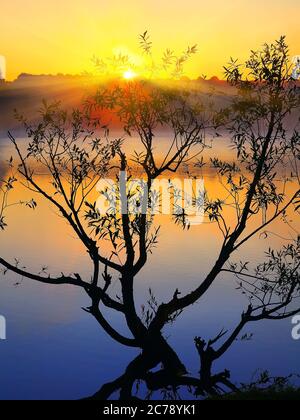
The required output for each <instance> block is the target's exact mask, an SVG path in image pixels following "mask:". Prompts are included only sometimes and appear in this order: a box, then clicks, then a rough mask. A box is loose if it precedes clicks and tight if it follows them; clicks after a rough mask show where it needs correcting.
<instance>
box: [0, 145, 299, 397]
mask: <svg viewBox="0 0 300 420" xmlns="http://www.w3.org/2000/svg"><path fill="white" fill-rule="evenodd" d="M7 152H8V150H6V151H5V152H4V153H5V154H6V153H7ZM7 156H9V153H7ZM2 167H3V166H2ZM203 176H204V180H205V184H206V187H207V189H208V190H209V191H213V192H214V194H216V195H220V193H221V191H220V188H221V187H220V184H219V182H218V179H217V178H216V177H214V176H212V175H211V174H210V173H203ZM39 183H41V185H44V186H45V187H47V184H48V183H49V179H47V177H45V176H43V175H41V176H40V177H39ZM28 195H29V192H28V191H24V190H23V189H22V188H20V186H18V187H17V188H16V190H15V191H14V195H13V197H12V200H16V201H19V200H26V199H28V198H31V196H32V194H30V197H28ZM37 201H38V208H37V209H36V210H35V211H32V210H30V209H28V208H24V207H20V206H16V207H12V208H11V211H10V214H9V219H10V220H9V226H8V229H7V230H6V231H5V232H4V233H3V234H1V254H2V255H3V256H4V257H6V258H7V259H9V260H12V259H13V258H15V257H16V258H20V257H22V260H21V264H22V266H26V267H30V269H31V270H33V271H35V272H40V270H41V269H42V267H44V266H45V265H47V267H48V268H47V269H48V270H49V271H50V272H51V273H53V274H59V273H60V271H63V272H64V273H74V272H80V274H81V276H82V277H83V278H90V277H91V273H92V271H91V270H92V268H91V267H90V265H89V263H90V262H89V259H88V257H87V255H86V252H85V250H84V248H83V246H82V244H81V243H80V242H79V241H78V240H76V239H75V238H74V234H73V232H72V231H71V229H70V228H69V227H68V226H67V225H66V224H65V222H64V221H63V220H62V219H61V218H58V217H56V215H55V214H54V213H55V211H54V210H53V208H52V207H51V206H49V205H48V204H47V203H45V202H43V201H42V200H38V199H37ZM227 211H228V214H227V216H228V217H229V218H230V217H233V214H232V213H233V210H230V209H228V210H227ZM155 223H156V224H157V225H161V226H162V230H161V234H160V237H159V244H158V247H157V249H156V250H155V251H154V253H153V255H151V256H150V260H149V263H148V264H147V265H146V266H145V267H144V269H143V271H142V272H141V273H140V274H139V275H138V278H137V281H136V300H137V308H138V309H139V311H141V306H142V304H143V303H144V302H145V300H146V299H147V298H148V289H149V287H151V288H152V290H153V291H154V293H155V294H156V296H159V299H160V300H161V301H166V300H168V299H169V297H170V290H171V291H173V290H174V289H176V288H178V289H179V290H180V291H181V292H182V293H185V292H188V291H189V290H190V288H191V287H193V286H195V285H196V284H197V283H198V282H199V274H200V275H201V276H203V277H204V276H205V275H206V274H207V272H208V271H209V269H210V267H211V265H212V263H213V262H214V261H215V259H216V256H217V254H218V251H219V244H220V240H221V237H220V232H219V230H218V229H217V226H215V225H211V224H202V225H199V226H193V227H192V228H191V229H190V231H188V232H187V231H183V230H182V229H181V227H180V226H176V225H175V224H174V223H173V221H172V219H171V218H170V217H168V216H158V217H156V221H155ZM272 230H273V231H274V232H280V236H277V235H274V234H272V233H271V234H270V235H269V236H268V237H266V238H264V237H259V236H258V237H257V238H256V239H255V242H252V243H251V244H249V245H246V247H245V249H244V252H245V253H246V255H247V258H248V259H249V260H251V261H258V260H261V258H262V256H263V252H264V251H265V250H266V249H267V248H268V247H269V246H270V245H272V247H274V248H276V247H280V246H281V245H282V244H284V243H285V240H284V239H283V238H289V237H290V236H291V233H292V232H291V230H290V227H289V226H288V225H286V224H283V223H282V222H281V221H278V222H276V224H275V226H273V227H272ZM201 238H205V241H204V240H201ZM195 243H197V247H195ZM103 246H104V252H105V247H106V246H107V247H109V245H108V244H105V243H104V244H103ZM107 254H109V250H108V249H107ZM238 257H239V256H237V257H236V259H238ZM162 273H163V274H162ZM116 280H117V278H113V285H112V290H113V293H114V294H115V295H117V294H118V293H119V289H118V282H117V281H116ZM1 282H2V286H3V287H2V289H1V290H2V293H1V296H0V312H1V313H2V314H4V315H6V317H7V320H8V327H7V328H8V332H7V335H8V340H7V341H6V342H3V343H2V342H0V356H1V359H0V366H1V373H2V374H1V379H0V381H1V396H2V397H3V398H18V397H21V398H76V397H84V396H86V395H88V394H89V393H90V395H92V394H93V392H94V390H95V389H97V388H99V384H100V383H105V382H108V381H110V380H111V379H112V378H113V377H114V375H115V376H116V377H119V375H120V372H122V371H123V370H124V366H125V365H126V364H127V363H129V362H130V360H131V359H133V360H134V362H132V363H131V364H129V368H128V369H127V372H126V373H125V375H126V378H124V376H122V377H121V379H120V377H119V379H118V380H117V381H118V383H117V385H119V384H120V381H121V382H122V381H125V382H129V383H130V381H132V376H130V375H131V372H132V369H133V370H134V372H135V374H136V373H137V370H136V369H137V367H136V363H137V361H138V362H140V357H138V359H136V351H135V350H132V349H127V348H126V349H123V348H122V351H120V347H119V345H118V344H115V343H113V342H111V340H110V339H109V338H107V337H106V336H105V334H104V333H103V332H102V330H100V329H99V328H98V326H97V324H95V323H94V322H93V321H92V320H91V319H90V317H89V316H88V315H87V314H85V313H84V312H83V311H80V307H85V306H87V305H88V302H87V299H86V297H85V296H84V294H82V293H81V292H80V291H78V290H76V289H75V288H72V287H71V286H59V287H56V286H45V285H39V284H36V283H34V282H32V281H30V280H27V279H21V281H20V279H19V278H17V276H16V275H14V274H11V273H7V274H6V275H5V276H2V277H1ZM235 287H236V283H235V281H234V279H232V277H231V276H230V275H228V274H223V275H222V276H220V278H219V279H218V280H217V282H216V284H215V285H214V287H213V289H212V290H211V291H210V292H209V293H208V295H207V297H206V299H205V301H203V302H201V305H198V304H197V305H194V307H192V308H190V309H188V310H187V311H186V312H185V314H184V315H182V317H180V318H178V320H177V322H176V324H174V325H172V328H171V329H170V328H169V327H167V329H166V333H165V334H166V335H167V336H169V334H170V336H169V342H170V343H171V344H172V346H174V347H175V348H176V350H177V351H178V354H179V355H180V358H182V359H183V360H184V361H185V365H186V366H187V368H188V371H189V375H190V377H192V378H195V377H197V370H199V352H197V351H196V349H195V346H193V338H194V336H195V335H198V334H200V333H201V336H202V337H205V338H207V339H209V338H211V335H212V331H213V334H214V333H217V332H218V331H220V329H221V328H222V327H224V326H226V327H230V326H231V325H233V326H235V324H236V321H237V317H238V316H239V314H240V313H241V312H242V310H243V309H244V307H245V302H246V299H244V298H243V296H241V295H240V294H239V293H238V292H237V291H235ZM109 317H110V321H111V322H112V323H113V324H114V325H115V326H116V327H118V330H120V331H121V332H124V333H125V331H126V329H125V325H124V321H123V319H122V318H121V317H120V316H118V315H111V314H109ZM266 325H267V328H266ZM290 330H291V328H290V321H289V320H285V321H282V322H280V323H277V324H266V323H265V322H263V323H262V324H259V325H255V326H253V327H252V326H251V332H254V333H255V334H256V336H257V337H258V338H256V340H255V341H254V342H249V343H235V345H234V346H233V348H232V349H230V351H229V352H228V354H226V355H224V358H223V359H222V360H218V361H217V363H216V371H217V372H223V373H222V377H218V378H217V379H218V380H222V381H223V384H224V381H228V377H227V376H226V372H225V369H226V368H230V370H231V371H232V378H233V381H234V382H235V381H241V380H248V379H249V377H250V375H251V374H252V373H253V372H254V370H255V369H257V368H258V367H260V366H263V367H264V368H270V370H272V371H273V372H274V373H275V374H276V372H278V374H282V375H285V374H288V373H290V372H291V371H293V370H294V369H295V366H296V367H297V352H298V350H299V349H298V346H299V344H298V343H296V342H293V341H292V340H291V337H290ZM241 349H242V351H241ZM270 349H272V358H271V359H270V357H269V354H270ZM286 352H288V354H289V356H290V357H289V358H286V357H285V354H286ZM143 363H144V361H143ZM140 376H141V375H140ZM11 378H14V380H13V381H12V380H11ZM29 378H30V379H31V380H29ZM58 378H59V380H58ZM183 380H184V379H183ZM185 380H186V381H188V380H187V379H185ZM210 380H212V378H211V377H210ZM214 380H216V378H214ZM145 381H146V383H147V384H148V388H150V389H152V391H155V390H157V389H160V386H161V384H162V383H163V384H164V385H169V384H168V383H167V382H168V378H166V377H165V376H164V372H160V373H157V374H156V376H152V377H149V376H148V377H147V378H145ZM207 381H208V378H206V384H198V388H199V389H198V391H199V393H200V392H201V387H205V386H206V387H207V386H211V384H210V385H208V382H209V381H208V382H207ZM125 382H124V383H125ZM28 383H29V386H28ZM115 385H116V383H115V382H113V386H115ZM171 385H174V384H171ZM175 385H180V384H175ZM227 385H229V383H227ZM110 386H111V385H110ZM113 386H112V388H111V389H112V392H113V391H114V390H115V388H113ZM124 388H125V389H124V393H125V395H124V398H126V397H128V395H126V392H128V388H127V387H126V386H125V387H124ZM106 389H107V388H106ZM101 392H103V389H102V390H101ZM186 396H187V397H188V396H189V395H188V394H187V395H186ZM98 397H99V395H98ZM190 397H192V396H190Z"/></svg>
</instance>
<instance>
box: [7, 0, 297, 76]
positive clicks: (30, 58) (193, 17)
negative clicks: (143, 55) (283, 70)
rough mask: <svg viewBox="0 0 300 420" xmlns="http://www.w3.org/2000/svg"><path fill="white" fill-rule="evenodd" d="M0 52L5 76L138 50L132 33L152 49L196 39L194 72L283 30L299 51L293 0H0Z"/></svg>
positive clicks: (216, 68) (215, 66) (209, 70)
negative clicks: (147, 40)
mask: <svg viewBox="0 0 300 420" xmlns="http://www.w3.org/2000/svg"><path fill="white" fill-rule="evenodd" d="M0 5H1V15H0V35H1V36H0V55H4V56H5V57H6V61H7V78H8V79H9V80H12V79H14V78H16V77H17V75H18V74H19V73H21V72H27V73H34V74H40V73H47V74H48V73H54V74H55V73H72V74H78V73H81V72H83V71H90V70H91V69H92V62H91V58H92V56H94V55H96V56H97V57H107V56H111V55H112V54H113V53H114V52H116V51H122V52H125V53H129V54H132V55H133V56H136V55H138V54H139V47H138V35H139V34H140V33H142V32H144V31H145V30H148V31H149V32H150V34H151V37H152V41H153V49H154V51H155V53H154V54H156V55H157V56H160V55H161V53H162V51H163V50H164V49H165V48H167V47H169V48H171V49H172V50H174V51H177V52H178V53H180V52H181V51H182V50H184V49H185V48H186V47H187V46H188V45H194V44H198V50H199V51H198V54H197V56H195V57H194V58H193V60H192V61H191V62H190V63H189V64H188V66H187V67H186V74H187V75H188V76H189V77H192V78H195V77H198V76H200V75H202V74H206V75H207V76H213V75H217V76H219V77H221V76H222V71H223V70H222V69H223V65H225V64H226V63H227V62H228V60H229V58H230V57H231V56H232V57H239V58H241V59H244V58H246V57H247V54H248V53H249V51H250V49H256V48H258V47H260V45H261V44H262V43H264V42H271V41H273V40H275V39H276V38H278V37H279V36H280V35H283V34H284V35H286V36H287V40H288V43H289V45H290V49H291V54H292V55H300V31H299V16H300V1H299V0H264V1H263V2H262V1H261V0H252V1H248V0H238V1H237V0H214V1H207V0H184V1H183V0H172V1H171V0H127V1H126V0H11V1H6V0H0Z"/></svg>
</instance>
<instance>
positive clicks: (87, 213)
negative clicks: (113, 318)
mask: <svg viewBox="0 0 300 420" xmlns="http://www.w3.org/2000/svg"><path fill="white" fill-rule="evenodd" d="M225 72H226V76H227V79H228V82H229V83H231V84H232V85H233V86H234V87H235V89H236V95H235V96H234V97H233V99H232V103H231V104H230V106H229V107H227V108H226V109H223V110H220V109H217V110H216V109H215V110H214V109H213V106H212V105H211V99H210V98H209V95H208V97H203V96H201V95H195V94H194V93H193V92H187V91H181V90H180V89H178V88H176V87H175V88H174V87H157V86H155V85H153V84H150V83H142V82H138V83H128V84H126V85H120V86H116V87H114V88H112V89H108V90H107V89H106V90H105V89H104V90H103V89H101V90H99V92H97V94H96V95H95V97H94V98H92V99H91V100H90V101H88V102H87V103H86V108H85V112H79V111H76V112H74V113H73V115H72V117H71V120H69V119H68V117H67V115H66V113H65V112H63V111H61V110H60V109H59V108H58V107H57V106H48V105H47V104H45V106H44V110H43V113H42V120H41V122H40V123H39V124H38V125H37V126H32V125H28V124H27V123H26V122H25V121H24V123H25V127H26V130H27V134H28V136H29V138H30V140H31V141H30V144H29V147H28V153H27V155H26V156H24V155H23V154H22V152H21V151H20V149H19V146H18V144H17V141H16V140H15V139H14V137H13V136H12V135H11V134H10V138H11V140H12V142H13V144H14V145H15V148H16V151H17V154H18V158H19V161H20V162H19V166H18V174H19V175H18V176H21V177H22V178H23V182H24V181H25V182H26V186H27V187H28V188H29V189H30V190H33V191H35V192H36V193H38V194H39V195H40V196H41V197H42V198H43V199H46V200H48V201H49V202H51V204H52V205H53V206H55V207H56V209H57V210H58V211H59V212H60V214H61V215H62V216H63V217H64V219H65V220H66V222H67V223H69V225H70V226H71V227H72V229H73V230H74V232H75V233H76V235H77V236H78V238H79V239H80V240H81V241H82V243H83V244H84V246H85V247H86V249H87V251H88V253H89V255H90V258H91V263H92V265H93V276H92V279H91V280H87V279H82V278H81V276H80V274H74V275H73V276H65V275H62V276H61V277H58V278H56V277H51V276H49V277H43V276H41V275H36V274H33V273H30V272H25V271H24V270H21V269H20V268H19V267H18V266H14V265H13V264H11V263H10V262H8V261H6V260H4V259H3V258H0V263H1V264H2V265H3V266H4V267H5V268H6V269H7V270H11V271H13V272H15V273H17V274H20V275H22V276H24V277H27V278H30V279H32V280H36V281H39V282H44V283H50V284H71V285H75V286H78V287H81V288H82V289H83V290H84V291H85V292H86V293H87V294H88V296H89V297H90V299H91V306H90V307H88V308H85V310H86V311H87V312H88V313H90V314H91V315H92V316H93V317H94V318H95V319H96V320H97V321H98V323H99V325H100V326H101V327H102V328H103V329H104V330H105V331H106V332H107V333H108V334H109V335H110V336H111V337H112V338H113V339H114V340H116V341H117V342H119V343H120V344H122V345H125V346H131V347H136V348H137V349H139V351H140V353H139V354H138V356H137V357H136V358H135V359H134V360H133V361H132V362H131V363H130V364H129V365H128V367H127V369H126V371H125V372H124V374H123V375H121V376H120V377H119V378H117V379H116V380H115V381H113V382H111V383H109V384H106V385H104V386H103V387H101V389H100V390H99V391H98V392H97V393H96V394H95V396H94V398H101V399H107V398H109V397H110V396H111V394H112V393H113V392H115V391H117V390H120V398H122V399H130V398H133V397H132V393H133V391H132V389H133V385H134V383H135V382H136V381H140V380H142V381H144V382H145V383H146V385H147V387H148V389H149V391H150V392H151V391H154V390H157V389H167V390H168V389H169V387H171V388H170V389H171V391H172V392H173V393H174V394H173V396H175V397H176V393H177V389H178V387H180V386H188V387H189V388H190V389H191V390H192V392H193V394H194V395H195V396H197V395H199V394H207V393H208V394H214V393H218V392H220V386H221V385H225V387H227V388H229V389H230V390H235V389H236V388H235V386H234V385H233V384H232V383H231V381H230V373H229V371H227V370H226V371H224V372H220V373H217V374H213V372H212V368H213V363H214V362H215V361H216V360H217V359H219V358H220V357H221V356H222V355H223V354H224V353H225V352H226V351H227V350H228V349H229V348H230V347H231V345H233V343H234V342H235V340H236V339H237V338H238V336H239V335H240V334H241V332H242V330H243V328H244V327H245V325H246V324H247V323H249V322H254V321H258V320H262V319H283V318H286V317H289V316H292V315H293V314H295V313H297V312H299V310H300V308H299V307H298V306H297V305H296V302H297V298H298V297H299V263H300V262H299V238H298V237H296V238H295V241H294V242H291V243H290V244H288V245H287V246H285V247H284V248H282V249H281V250H279V251H275V250H269V252H268V255H267V256H266V257H265V259H264V260H263V262H262V263H261V264H259V265H258V266H257V267H256V268H254V270H253V271H251V267H249V263H248V262H247V261H246V262H240V263H238V264H237V263H235V262H231V258H232V257H233V256H234V253H235V252H236V251H237V250H239V249H240V248H242V246H243V245H244V244H245V243H246V242H248V241H251V239H252V238H253V237H254V236H255V235H257V234H260V233H262V232H264V231H265V230H266V228H267V227H269V226H271V224H272V223H273V222H274V221H275V220H278V219H280V218H283V219H284V217H285V216H286V215H287V214H288V212H289V211H291V210H292V209H293V210H294V211H295V212H298V211H299V194H300V190H299V174H298V172H297V163H298V160H299V134H298V131H297V124H298V113H299V106H300V96H299V87H298V85H297V83H296V82H295V81H294V80H293V79H292V78H291V67H290V65H289V57H288V48H287V45H286V43H285V39H284V38H281V39H280V40H278V41H277V42H276V43H274V44H271V45H265V46H264V48H263V50H261V51H257V52H252V53H251V56H250V59H249V60H248V61H247V62H246V63H245V66H244V67H243V66H241V65H239V64H238V63H237V62H236V61H232V62H231V63H230V64H229V66H228V67H226V68H225ZM103 109H109V110H110V111H111V112H113V113H115V114H116V115H117V116H118V118H119V119H120V121H121V122H122V123H123V126H124V130H125V132H126V133H127V135H128V136H130V135H131V134H132V133H136V134H137V135H138V136H139V139H140V144H141V146H142V148H143V151H142V152H137V153H135V155H134V156H133V158H132V162H133V163H134V164H135V165H136V166H138V167H139V168H141V170H142V172H143V174H142V178H143V179H144V184H143V185H144V187H143V188H142V189H134V190H133V189H130V188H128V186H126V179H123V180H122V181H123V182H119V186H120V187H119V189H118V191H117V200H118V201H119V203H120V205H121V209H122V211H120V212H119V213H118V212H107V213H104V214H103V213H101V211H100V210H99V209H98V208H97V205H96V203H94V202H91V201H90V199H89V197H91V196H92V191H93V188H94V187H95V185H96V184H97V182H98V181H99V179H100V178H101V177H103V176H104V175H105V174H108V173H111V171H112V170H118V169H119V170H120V171H122V173H124V172H125V171H127V173H129V178H130V175H131V174H132V173H133V168H132V167H130V164H129V163H128V162H129V159H128V156H127V155H126V154H125V152H124V150H123V146H122V140H121V139H117V140H113V141H110V140H109V132H108V130H107V127H106V126H105V125H102V126H101V124H100V125H99V117H98V114H95V111H99V110H100V111H101V110H103ZM291 121H294V122H295V127H294V128H293V129H291ZM162 128H164V129H165V128H168V133H170V132H171V133H172V137H173V138H170V148H169V150H168V151H167V152H166V155H165V156H164V157H163V158H160V159H159V158H158V157H157V156H156V154H155V148H154V137H155V132H156V131H159V130H160V129H162ZM216 129H218V131H219V130H220V129H222V130H223V131H226V132H227V133H229V134H230V137H231V143H232V146H233V148H234V150H235V153H236V161H235V162H233V163H229V162H224V161H221V160H220V159H218V158H215V159H212V160H211V166H212V167H213V168H214V170H215V171H217V173H218V174H219V181H220V183H221V184H222V185H224V188H225V190H226V191H227V199H223V198H213V199H212V198H210V194H209V191H207V192H206V194H205V202H204V211H205V215H206V217H207V219H208V221H209V222H211V223H217V225H218V227H219V229H220V234H221V237H222V240H221V245H220V252H219V256H218V258H217V260H216V261H215V264H214V265H213V267H212V268H211V271H210V272H209V274H208V275H207V276H206V278H204V279H203V278H199V281H198V286H197V287H196V288H195V289H194V290H191V291H190V292H189V293H188V294H186V295H181V293H180V291H179V290H175V291H174V292H173V293H172V296H170V300H169V301H168V302H166V303H161V304H159V303H158V302H157V300H158V299H157V298H156V297H155V296H153V294H151V295H150V299H149V302H148V304H149V309H148V310H144V312H143V313H142V314H140V313H139V312H138V310H137V309H136V305H135V299H134V282H135V277H136V276H137V274H138V273H139V272H140V271H141V270H142V268H143V267H144V266H145V264H146V263H147V257H148V254H149V252H151V250H152V248H153V246H155V245H157V242H158V228H155V226H154V216H153V214H152V213H151V208H152V205H153V200H154V199H155V198H154V196H153V194H152V193H153V191H152V189H151V186H152V181H153V180H155V179H157V178H158V177H159V176H161V175H162V174H165V173H170V172H173V173H174V172H176V171H177V170H178V169H179V168H180V167H182V165H188V164H191V163H195V159H196V158H197V157H198V156H199V154H201V152H202V151H203V150H204V148H205V147H208V144H209V143H207V141H206V136H207V133H208V132H209V131H211V137H213V135H214V133H215V130H216ZM99 130H102V131H103V136H102V137H101V136H100V134H99ZM218 135H219V134H218ZM32 161H33V162H37V163H38V164H40V165H43V167H44V168H45V170H46V171H47V173H48V174H49V175H50V177H51V178H52V181H53V182H52V186H53V190H52V191H51V192H50V191H45V190H44V189H43V188H41V187H40V186H39V185H38V183H37V181H36V178H35V172H34V167H33V166H31V164H30V162H32ZM287 162H288V164H289V165H290V167H291V168H292V169H291V174H290V176H289V177H288V178H286V179H284V181H283V182H281V183H280V182H278V181H277V178H276V174H277V173H280V169H281V168H282V167H284V166H285V165H286V164H287ZM196 164H198V165H199V161H198V163H196ZM200 164H201V165H202V164H203V162H202V161H201V160H200ZM281 176H282V175H281ZM120 177H121V175H120V176H119V178H118V181H121V179H120ZM287 183H290V184H291V187H290V188H286V185H287ZM291 191H292V192H291ZM102 193H103V194H104V195H105V197H106V198H110V191H109V190H108V189H105V190H104V191H103V192H102ZM6 194H7V192H6V190H4V197H5V198H4V201H3V202H4V203H7V199H6ZM132 197H133V198H136V200H135V202H136V204H137V203H138V204H139V208H140V211H139V212H136V211H135V212H132V211H131V210H130V206H129V202H130V200H131V199H132ZM227 206H231V207H234V209H235V215H236V217H235V220H234V221H232V220H226V214H225V212H224V209H225V208H226V207H227ZM5 207H6V204H5V205H4V206H3V210H2V213H3V212H4V210H5ZM2 213H1V220H2V225H3V227H5V225H4V223H5V222H4V219H3V217H4V215H3V214H2ZM175 213H176V214H175V215H174V217H175V219H176V221H177V222H181V223H182V225H183V227H184V228H185V227H188V222H187V220H186V214H185V212H184V209H183V210H182V213H180V212H178V211H176V212H175ZM253 221H254V222H255V226H256V227H255V228H253V223H252V222H253ZM266 234H267V233H266ZM105 239H108V240H109V241H110V243H111V254H110V255H106V256H105V255H103V253H102V252H101V251H102V247H101V244H102V241H103V240H105ZM112 272H115V273H117V274H118V276H119V281H120V288H121V298H120V299H119V300H118V299H116V298H113V297H112V296H111V295H110V284H111V278H112V274H111V273H112ZM222 272H229V273H231V274H232V275H233V276H237V277H238V279H239V288H240V289H241V290H242V291H243V293H246V294H247V296H248V297H249V306H248V307H247V308H246V309H245V311H244V313H243V314H242V316H241V319H240V321H239V322H238V324H237V326H236V328H235V329H234V330H233V331H232V332H230V333H229V332H227V331H221V332H220V333H219V334H218V335H217V336H216V337H215V338H213V339H211V340H209V341H208V343H206V342H205V341H204V340H203V339H202V338H201V337H196V338H195V345H196V349H197V351H198V353H199V358H200V376H199V377H190V376H189V375H187V370H186V368H185V366H184V364H183V363H182V361H181V360H180V359H179V357H178V355H177V354H176V352H175V350H174V349H172V348H171V346H170V345H169V344H168V342H167V340H166V339H165V337H164V335H163V329H164V327H165V326H166V324H168V323H172V322H175V321H176V318H177V316H178V315H179V314H181V313H182V312H183V311H184V310H185V309H186V308H187V307H189V306H190V305H193V304H194V303H196V302H198V301H201V299H204V296H205V294H206V292H207V291H208V290H209V289H210V287H211V286H212V284H213V283H214V282H215V280H216V278H217V277H218V276H219V275H220V274H221V273H222ZM293 305H294V306H293ZM103 306H106V307H107V308H109V309H111V310H112V311H118V312H120V313H121V314H123V315H124V318H125V320H126V323H127V326H128V329H129V332H130V337H127V336H123V335H122V334H120V333H119V332H118V331H117V330H116V329H114V327H113V326H112V325H111V323H110V322H109V320H107V319H105V318H104V316H103V313H102V312H103V311H102V307H103ZM221 340H222V344H220V345H219V347H216V345H217V343H218V342H219V341H221ZM160 364H162V368H161V369H160V370H158V371H156V372H155V373H153V372H152V370H153V369H154V368H156V367H157V366H158V365H160Z"/></svg>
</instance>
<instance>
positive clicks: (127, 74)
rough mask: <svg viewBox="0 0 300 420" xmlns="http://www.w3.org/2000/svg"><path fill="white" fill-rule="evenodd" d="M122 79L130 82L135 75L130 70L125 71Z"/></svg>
mask: <svg viewBox="0 0 300 420" xmlns="http://www.w3.org/2000/svg"><path fill="white" fill-rule="evenodd" d="M123 77H124V79H126V80H131V79H134V78H135V77H136V73H135V72H134V71H132V70H126V71H125V72H124V73H123Z"/></svg>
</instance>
